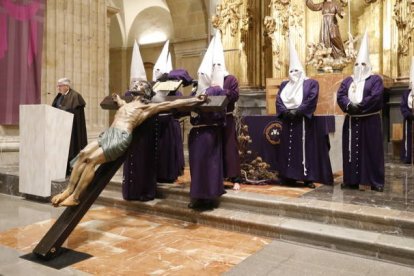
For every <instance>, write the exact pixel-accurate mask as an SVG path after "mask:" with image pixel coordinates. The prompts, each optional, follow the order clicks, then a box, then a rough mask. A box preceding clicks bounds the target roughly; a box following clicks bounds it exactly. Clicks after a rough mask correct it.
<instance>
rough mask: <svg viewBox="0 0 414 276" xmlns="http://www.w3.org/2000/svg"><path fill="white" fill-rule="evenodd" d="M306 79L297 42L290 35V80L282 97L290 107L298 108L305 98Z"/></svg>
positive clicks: (284, 102) (287, 106)
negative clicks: (304, 84) (297, 50)
mask: <svg viewBox="0 0 414 276" xmlns="http://www.w3.org/2000/svg"><path fill="white" fill-rule="evenodd" d="M305 79H306V74H305V69H303V66H302V63H301V62H300V59H299V55H298V53H297V52H296V48H295V42H294V41H293V39H292V36H291V35H289V82H288V83H287V84H286V86H285V87H284V89H283V91H281V92H282V93H281V95H280V97H281V99H282V101H283V104H284V105H285V106H286V108H288V109H294V108H298V107H299V106H300V105H301V104H302V100H303V82H304V80H305Z"/></svg>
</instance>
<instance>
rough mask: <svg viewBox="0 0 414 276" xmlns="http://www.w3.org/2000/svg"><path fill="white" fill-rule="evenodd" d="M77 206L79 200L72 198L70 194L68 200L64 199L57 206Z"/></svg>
mask: <svg viewBox="0 0 414 276" xmlns="http://www.w3.org/2000/svg"><path fill="white" fill-rule="evenodd" d="M76 205H79V200H78V199H75V198H74V197H73V194H71V195H70V196H69V197H68V198H66V199H65V200H64V201H63V202H62V203H60V204H59V206H76Z"/></svg>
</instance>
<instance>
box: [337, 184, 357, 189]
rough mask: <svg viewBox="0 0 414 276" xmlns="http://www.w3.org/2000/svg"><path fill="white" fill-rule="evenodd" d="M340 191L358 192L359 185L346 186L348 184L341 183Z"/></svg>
mask: <svg viewBox="0 0 414 276" xmlns="http://www.w3.org/2000/svg"><path fill="white" fill-rule="evenodd" d="M341 189H349V190H358V189H359V185H348V184H345V183H342V184H341Z"/></svg>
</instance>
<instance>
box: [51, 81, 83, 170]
mask: <svg viewBox="0 0 414 276" xmlns="http://www.w3.org/2000/svg"><path fill="white" fill-rule="evenodd" d="M57 88H58V90H59V92H58V94H57V95H56V97H55V99H54V100H53V103H52V106H53V107H56V108H58V109H61V110H64V111H67V112H70V113H72V114H73V124H72V135H71V139H70V147H69V156H68V165H67V170H66V175H69V174H70V165H69V161H70V160H72V159H73V158H75V157H76V155H77V154H78V153H79V151H80V150H81V149H83V148H84V147H85V146H86V145H87V144H88V139H87V133H86V123H85V106H86V103H85V100H84V99H83V97H82V95H81V94H79V93H78V92H76V91H75V90H73V89H72V88H71V82H70V80H69V79H68V78H61V79H59V80H58V83H57Z"/></svg>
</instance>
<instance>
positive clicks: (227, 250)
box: [0, 163, 414, 275]
mask: <svg viewBox="0 0 414 276" xmlns="http://www.w3.org/2000/svg"><path fill="white" fill-rule="evenodd" d="M17 172H18V167H16V166H13V165H10V166H3V167H1V168H0V173H2V174H3V176H6V177H3V178H1V179H0V180H1V181H3V183H0V186H1V185H3V186H4V185H6V186H7V184H8V183H7V182H8V181H9V182H13V181H15V179H12V178H10V177H11V176H17V175H18V173H17ZM413 172H414V169H413V168H412V167H411V166H407V165H402V164H397V163H396V164H393V163H387V166H386V185H385V191H384V192H383V193H378V192H374V191H370V190H369V189H366V188H364V187H361V190H341V189H340V186H339V183H340V182H341V181H342V179H341V177H340V176H338V177H336V178H335V185H334V186H326V185H321V184H318V185H317V188H316V189H315V190H312V189H309V188H304V187H303V186H302V185H299V184H298V185H297V186H282V185H245V184H242V185H241V191H242V192H248V193H257V194H265V195H268V196H275V197H288V198H292V199H300V198H304V199H316V200H321V201H330V202H339V203H341V202H342V203H347V204H353V205H363V206H371V207H382V208H386V209H396V210H401V211H408V212H414V173H413ZM117 178H118V179H117ZM119 178H120V175H119V174H118V175H117V176H116V177H115V181H119ZM11 179H12V180H11ZM1 181H0V182H1ZM188 181H189V177H188V171H187V172H186V174H185V175H184V176H183V177H181V178H180V179H179V181H178V185H187V186H188ZM226 186H227V188H228V189H230V188H231V184H230V183H226ZM8 189H9V187H8V188H7V189H6V190H8ZM242 192H240V194H242ZM236 193H237V192H236ZM61 212H62V209H56V208H52V207H51V206H50V205H49V204H44V203H39V202H34V201H30V200H26V199H23V198H21V197H16V196H10V195H3V194H1V193H0V275H28V274H30V275H89V274H92V275H195V274H200V275H220V274H222V273H227V274H228V275H414V270H413V268H410V267H406V266H400V265H397V264H391V263H387V262H380V261H376V260H371V259H366V258H361V257H358V256H352V255H346V254H342V253H338V252H333V251H329V250H324V249H320V248H312V247H308V246H303V245H298V244H291V243H285V242H282V241H272V240H270V239H267V238H263V237H259V236H255V235H249V234H241V233H236V232H231V231H225V230H220V229H216V228H212V227H207V226H203V225H199V224H192V223H188V222H183V221H178V220H173V219H168V218H162V217H157V216H152V215H148V214H141V213H137V212H133V211H127V210H124V209H118V208H112V207H104V206H99V205H94V206H93V208H92V209H91V210H90V211H89V212H88V213H87V215H86V216H85V218H84V219H83V220H82V221H81V223H80V224H79V226H78V227H77V228H76V229H75V231H74V232H73V233H72V234H71V236H70V237H69V239H68V241H67V242H65V244H64V246H65V247H67V248H70V249H72V250H74V252H75V253H74V254H76V252H78V253H83V254H85V255H86V256H87V257H85V258H84V259H82V260H81V261H78V262H74V263H70V262H69V263H68V264H67V266H61V267H59V268H58V269H56V267H55V268H54V267H53V266H52V265H50V264H49V265H48V264H38V263H35V262H31V261H27V260H24V259H22V258H21V257H22V256H23V255H25V254H28V253H30V252H31V250H32V249H33V248H34V246H35V245H36V244H37V242H38V241H39V240H40V238H41V237H42V236H43V235H44V233H45V232H46V231H47V230H48V229H49V227H50V226H51V224H52V223H53V221H54V220H55V219H56V218H57V217H58V216H59V214H60V213H61ZM357 266H358V267H360V269H358V268H357Z"/></svg>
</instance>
